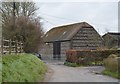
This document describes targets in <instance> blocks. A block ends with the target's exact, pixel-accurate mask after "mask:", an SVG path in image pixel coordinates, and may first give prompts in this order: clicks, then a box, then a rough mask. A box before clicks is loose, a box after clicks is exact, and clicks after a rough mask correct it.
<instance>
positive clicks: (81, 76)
mask: <svg viewBox="0 0 120 84" xmlns="http://www.w3.org/2000/svg"><path fill="white" fill-rule="evenodd" d="M46 64H47V65H48V67H49V68H50V69H49V70H50V71H49V72H48V73H47V75H46V77H47V78H46V79H45V82H118V79H115V78H112V77H108V76H104V75H101V74H99V73H100V72H101V71H102V70H103V69H104V68H103V67H101V66H94V67H76V68H74V67H68V66H64V65H63V62H46ZM96 73H97V74H96ZM50 74H51V75H50Z"/></svg>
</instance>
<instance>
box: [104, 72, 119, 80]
mask: <svg viewBox="0 0 120 84" xmlns="http://www.w3.org/2000/svg"><path fill="white" fill-rule="evenodd" d="M102 74H104V75H108V76H111V77H114V78H118V79H120V73H117V72H113V71H109V70H104V71H103V72H102Z"/></svg>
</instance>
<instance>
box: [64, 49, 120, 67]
mask: <svg viewBox="0 0 120 84" xmlns="http://www.w3.org/2000/svg"><path fill="white" fill-rule="evenodd" d="M110 54H117V55H118V56H120V50H88V51H87V50H86V51H78V50H68V51H67V52H66V58H67V59H66V61H68V62H72V63H81V64H85V65H91V64H92V65H94V64H97V65H101V64H103V63H102V61H103V59H105V58H107V57H108V56H109V55H110Z"/></svg>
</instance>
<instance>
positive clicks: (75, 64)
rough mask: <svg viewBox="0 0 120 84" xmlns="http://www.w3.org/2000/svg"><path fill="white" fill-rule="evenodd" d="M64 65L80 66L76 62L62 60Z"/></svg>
mask: <svg viewBox="0 0 120 84" xmlns="http://www.w3.org/2000/svg"><path fill="white" fill-rule="evenodd" d="M64 65H66V66H70V67H79V66H80V65H78V64H77V63H71V62H64Z"/></svg>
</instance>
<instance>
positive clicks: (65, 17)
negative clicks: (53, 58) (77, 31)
mask: <svg viewBox="0 0 120 84" xmlns="http://www.w3.org/2000/svg"><path fill="white" fill-rule="evenodd" d="M36 5H37V7H39V10H38V11H37V15H38V16H40V17H41V18H42V19H41V22H42V23H43V28H44V30H45V31H48V30H50V29H51V28H53V27H55V26H60V25H67V24H70V23H77V22H87V23H89V24H91V25H92V26H93V27H94V28H95V29H96V30H97V31H98V32H99V33H100V34H101V35H103V34H104V33H105V32H107V31H109V32H117V31H118V2H50V3H48V2H37V4H36Z"/></svg>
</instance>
